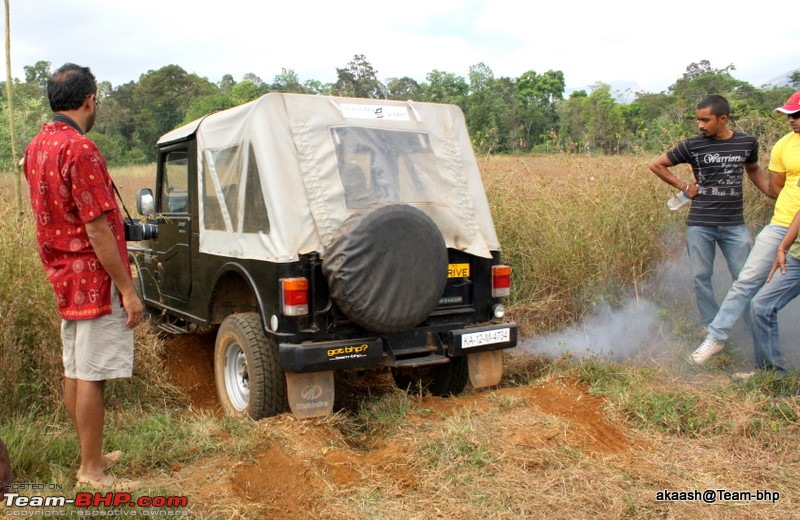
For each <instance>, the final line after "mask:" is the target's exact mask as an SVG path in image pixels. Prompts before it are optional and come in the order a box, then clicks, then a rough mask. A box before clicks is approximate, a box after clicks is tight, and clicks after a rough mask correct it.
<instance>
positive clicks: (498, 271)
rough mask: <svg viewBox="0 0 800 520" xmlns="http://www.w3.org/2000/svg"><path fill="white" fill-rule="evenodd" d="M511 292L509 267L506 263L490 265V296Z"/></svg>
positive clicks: (496, 296) (497, 296)
mask: <svg viewBox="0 0 800 520" xmlns="http://www.w3.org/2000/svg"><path fill="white" fill-rule="evenodd" d="M509 294H511V267H509V266H507V265H495V266H492V298H500V297H501V296H508V295H509Z"/></svg>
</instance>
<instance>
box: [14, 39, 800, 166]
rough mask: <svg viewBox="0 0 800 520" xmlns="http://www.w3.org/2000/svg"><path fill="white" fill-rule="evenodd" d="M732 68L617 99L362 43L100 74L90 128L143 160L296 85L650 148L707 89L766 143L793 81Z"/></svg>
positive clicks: (23, 94)
mask: <svg viewBox="0 0 800 520" xmlns="http://www.w3.org/2000/svg"><path fill="white" fill-rule="evenodd" d="M50 69H51V64H50V62H47V61H38V62H36V63H35V64H34V65H28V66H25V67H24V70H25V81H24V82H20V81H16V82H15V83H14V85H13V91H14V96H15V123H16V128H17V142H16V145H17V148H18V150H19V153H21V151H22V150H23V149H24V147H25V145H26V144H27V143H28V142H29V140H30V139H31V138H32V137H33V135H34V134H35V133H36V132H37V131H38V128H39V125H40V124H41V123H42V122H45V121H48V120H49V119H50V117H51V114H50V110H49V106H48V102H47V99H46V93H45V90H44V86H45V85H46V82H47V79H48V77H49V75H50V72H51V71H50ZM734 70H735V67H734V66H733V65H728V66H727V67H725V68H722V69H717V68H714V67H712V65H711V64H710V63H709V62H708V61H706V60H701V61H699V62H696V63H691V64H690V65H689V66H688V67H687V69H686V72H685V73H684V74H683V76H682V77H680V78H678V79H677V80H676V81H675V83H674V84H672V85H671V86H670V87H669V89H667V91H666V92H661V93H648V92H637V93H636V96H635V98H634V99H633V101H631V102H630V103H621V102H620V101H619V96H618V93H615V92H612V91H611V88H610V87H609V86H608V85H605V84H602V83H598V84H596V85H592V86H591V87H590V89H589V91H588V92H587V91H576V92H572V93H571V94H570V96H569V97H568V99H564V89H565V85H566V83H565V78H564V74H563V72H561V71H558V70H548V71H546V72H544V73H541V74H539V73H537V72H536V71H534V70H528V71H525V72H524V73H522V74H521V75H520V76H519V77H517V78H507V77H495V75H494V73H493V72H492V70H491V68H490V67H489V66H488V65H487V64H485V63H477V64H475V65H472V66H471V67H470V68H469V71H468V76H467V78H466V79H465V78H464V77H463V76H460V75H458V74H455V73H452V72H446V71H441V70H436V69H434V70H432V71H431V72H429V73H428V74H427V75H426V77H425V81H424V82H417V81H416V80H414V79H413V78H410V77H407V76H405V77H395V78H389V79H388V80H387V83H386V84H384V83H383V82H381V80H380V79H379V78H378V71H377V70H376V69H375V67H373V65H372V64H371V63H370V62H369V61H368V60H367V58H366V56H364V55H363V54H356V55H354V56H353V59H352V60H351V61H349V62H348V64H347V65H346V66H345V67H342V68H336V72H337V80H336V82H335V83H323V82H320V81H317V80H314V79H307V80H304V81H303V80H301V78H300V77H299V76H298V75H297V73H296V72H295V71H294V70H293V69H290V68H282V69H281V71H280V73H279V74H276V75H275V76H274V78H273V81H272V82H271V83H266V82H264V81H263V80H262V79H261V78H260V77H259V76H257V75H256V74H253V73H248V74H245V75H244V76H243V77H242V79H241V80H240V81H236V80H235V79H234V78H233V76H231V75H230V74H226V75H225V76H223V78H222V79H221V80H220V81H219V82H218V83H216V84H215V83H211V82H209V81H208V80H207V79H205V78H200V77H198V76H196V75H195V74H189V73H187V72H186V71H185V70H183V69H182V68H181V67H179V66H177V65H167V66H165V67H162V68H161V69H158V70H151V71H148V72H147V73H145V74H142V75H141V76H140V78H139V80H138V81H135V82H129V83H126V84H123V85H119V86H117V87H113V86H112V85H111V84H110V83H109V82H107V81H102V79H101V78H99V82H98V95H99V96H100V97H101V99H102V100H103V106H102V108H101V112H100V116H99V117H98V120H97V123H96V125H95V128H94V130H93V132H94V133H93V137H95V138H96V140H97V141H98V143H99V144H100V145H101V149H102V150H103V151H104V153H105V154H106V158H107V159H108V161H109V164H111V165H113V166H119V165H127V164H136V163H144V162H150V161H152V160H153V158H154V154H155V147H154V146H153V145H154V143H155V142H156V140H157V139H158V138H159V137H160V136H161V135H163V134H164V133H166V132H168V131H170V130H172V129H174V128H175V127H177V126H179V125H181V124H185V123H188V122H190V121H194V120H196V119H198V118H200V117H203V116H204V115H206V114H209V113H213V112H216V111H219V110H224V109H227V108H230V107H233V106H236V105H239V104H242V103H245V102H247V101H250V100H253V99H255V98H257V97H259V96H261V95H263V94H265V93H267V92H292V93H307V94H316V95H340V96H352V97H364V98H374V99H384V98H388V99H397V100H408V99H413V100H417V101H427V102H434V103H449V104H454V105H457V106H458V107H460V108H461V110H462V111H463V112H464V113H465V115H466V119H467V125H468V128H469V131H470V135H471V137H472V140H473V143H474V145H475V148H476V149H477V150H478V151H479V152H481V153H488V152H495V153H497V152H500V153H520V152H523V153H524V152H530V151H537V152H539V151H545V152H553V151H562V152H570V153H575V152H580V153H584V152H590V153H595V154H597V153H601V154H617V153H640V152H645V153H650V154H657V153H661V152H663V151H664V150H665V149H667V148H669V147H671V146H673V145H674V144H675V143H676V142H677V141H678V140H680V139H682V138H685V137H687V136H689V135H692V134H695V133H696V132H697V124H696V121H695V119H694V112H695V106H696V104H697V102H698V101H700V99H702V98H703V97H705V96H706V95H707V94H711V93H714V94H721V95H724V96H725V97H727V98H728V100H729V101H730V102H731V107H732V114H731V118H732V120H733V121H734V122H735V124H736V125H737V128H739V129H741V130H744V131H748V132H751V133H753V134H754V135H755V136H756V137H757V138H758V139H759V140H760V141H761V142H762V147H765V148H766V147H768V146H769V145H771V143H773V142H774V141H775V140H776V139H777V137H779V136H780V135H782V134H784V133H785V132H786V131H787V128H786V125H785V121H784V120H782V119H781V118H779V117H776V116H775V115H774V114H773V109H774V107H776V106H780V105H781V104H783V103H784V102H785V100H786V98H787V97H788V96H789V95H790V94H791V93H792V92H794V90H795V89H796V88H799V87H798V86H797V84H800V81H798V80H796V79H795V85H793V86H788V87H783V88H773V89H769V90H766V89H763V88H756V87H754V86H752V85H750V84H748V83H746V82H743V81H740V80H737V79H735V78H734V77H733V76H732V75H731V73H732V71H734ZM795 76H796V77H800V73H796V74H795ZM4 137H5V138H4ZM14 162H15V161H14V159H12V158H11V153H10V139H9V133H8V110H7V100H6V99H5V92H3V93H2V94H0V167H2V168H3V169H5V170H9V169H11V167H12V166H13V165H14Z"/></svg>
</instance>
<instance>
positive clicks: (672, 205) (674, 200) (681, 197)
mask: <svg viewBox="0 0 800 520" xmlns="http://www.w3.org/2000/svg"><path fill="white" fill-rule="evenodd" d="M690 200H692V199H690V198H689V196H688V195H687V194H685V193H684V192H682V191H679V192H678V193H676V194H675V195H673V196H672V197H670V199H669V200H668V201H667V207H668V208H669V209H671V210H672V211H675V210H676V209H678V208H680V207H681V206H683V205H684V204H686V203H687V202H689V201H690Z"/></svg>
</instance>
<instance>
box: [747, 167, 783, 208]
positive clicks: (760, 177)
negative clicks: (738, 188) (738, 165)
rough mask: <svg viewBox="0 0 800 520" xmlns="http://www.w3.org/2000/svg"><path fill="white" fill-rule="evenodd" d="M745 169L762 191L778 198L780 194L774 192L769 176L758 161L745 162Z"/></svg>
mask: <svg viewBox="0 0 800 520" xmlns="http://www.w3.org/2000/svg"><path fill="white" fill-rule="evenodd" d="M744 170H745V171H746V172H747V176H748V177H749V178H750V182H752V183H753V184H754V185H755V187H756V188H758V190H759V191H760V192H761V193H763V194H764V195H766V196H767V197H769V198H771V199H774V198H777V196H778V195H777V194H773V193H772V189H771V186H770V182H769V181H768V180H767V176H766V175H764V172H763V171H762V170H761V166H759V165H758V163H757V162H754V163H751V164H745V165H744Z"/></svg>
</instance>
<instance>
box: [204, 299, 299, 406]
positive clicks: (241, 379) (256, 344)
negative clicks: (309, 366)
mask: <svg viewBox="0 0 800 520" xmlns="http://www.w3.org/2000/svg"><path fill="white" fill-rule="evenodd" d="M214 378H215V380H216V385H217V395H218V396H219V402H220V405H221V406H222V410H223V412H225V414H226V415H229V416H234V417H242V416H248V417H251V418H252V419H261V418H262V417H269V416H272V415H277V414H279V413H281V412H284V411H285V410H286V377H285V375H284V373H283V371H282V370H281V368H280V365H279V364H278V348H277V345H275V343H274V341H272V340H270V339H268V338H267V337H266V336H265V335H264V331H263V330H262V328H261V319H260V317H259V316H258V314H257V313H255V312H248V313H241V314H232V315H230V316H228V317H227V318H225V320H224V321H223V322H222V325H220V327H219V331H218V332H217V340H216V345H215V347H214Z"/></svg>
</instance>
